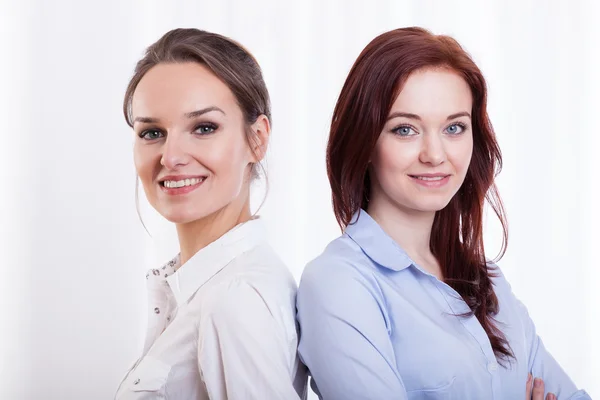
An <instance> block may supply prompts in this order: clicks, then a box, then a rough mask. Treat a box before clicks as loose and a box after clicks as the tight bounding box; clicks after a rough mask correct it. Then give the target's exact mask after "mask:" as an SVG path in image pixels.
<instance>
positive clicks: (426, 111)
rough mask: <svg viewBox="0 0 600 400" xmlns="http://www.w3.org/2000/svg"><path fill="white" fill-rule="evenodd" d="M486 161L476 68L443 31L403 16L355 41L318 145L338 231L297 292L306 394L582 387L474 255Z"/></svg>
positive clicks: (446, 395)
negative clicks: (399, 23) (360, 44)
mask: <svg viewBox="0 0 600 400" xmlns="http://www.w3.org/2000/svg"><path fill="white" fill-rule="evenodd" d="M501 164H502V161H501V154H500V149H499V147H498V143H497V142H496V139H495V136H494V132H493V130H492V125H491V123H490V121H489V118H488V115H487V111H486V84H485V80H484V78H483V76H482V74H481V71H480V70H479V68H478V67H477V66H476V65H475V63H474V62H473V60H472V59H471V58H470V57H469V55H468V54H467V53H466V52H465V51H464V50H463V49H462V48H461V46H460V45H459V44H458V43H457V42H456V41H455V40H454V39H452V38H450V37H447V36H436V35H433V34H431V33H429V32H428V31H426V30H424V29H420V28H405V29H397V30H394V31H390V32H387V33H384V34H382V35H380V36H379V37H377V38H375V39H374V40H373V41H372V42H371V43H370V44H369V45H368V46H367V47H366V48H365V49H364V50H363V52H362V53H361V54H360V56H359V57H358V60H357V61H356V62H355V64H354V66H353V67H352V70H351V71H350V74H349V76H348V78H347V79H346V82H345V84H344V87H343V89H342V92H341V94H340V97H339V99H338V102H337V105H336V108H335V111H334V115H333V122H332V124H331V132H330V137H329V143H328V146H327V171H328V175H329V181H330V183H331V188H332V194H333V206H334V211H335V215H336V217H337V220H338V222H339V224H340V226H341V228H342V229H343V230H344V233H343V235H342V236H341V237H339V238H338V239H336V240H334V241H333V242H332V243H331V244H330V245H329V246H328V247H327V248H326V249H325V251H324V252H323V254H322V255H320V256H319V257H317V258H316V259H315V260H314V261H312V262H311V263H310V264H309V265H308V266H307V267H306V269H305V271H304V274H303V276H302V280H301V283H300V289H299V292H298V297H297V308H298V320H299V322H300V328H301V338H300V346H299V352H300V355H301V358H302V360H303V361H304V363H305V364H306V365H307V366H308V368H309V369H310V372H311V375H312V377H313V382H312V384H313V388H314V389H315V390H316V391H317V392H318V393H319V394H320V397H321V398H323V399H326V400H329V399H332V400H337V399H349V400H350V399H351V400H356V399H377V400H386V399H450V398H452V399H463V400H464V399H478V400H483V399H486V400H487V399H496V400H501V399H522V398H523V396H527V398H530V397H531V396H532V392H533V398H534V399H543V398H546V399H554V398H559V399H589V396H588V395H587V394H586V393H585V392H584V391H582V390H581V391H578V390H577V388H576V387H575V385H574V383H573V382H572V381H571V380H570V379H569V377H568V376H567V375H566V373H565V372H564V371H563V370H562V369H561V367H560V366H559V364H558V363H557V362H556V361H555V360H554V359H553V358H552V356H551V355H550V354H549V353H548V352H547V351H546V349H545V348H544V346H543V344H542V342H541V340H540V339H539V337H538V336H537V334H536V331H535V327H534V324H533V322H532V321H531V319H530V318H529V316H528V314H527V310H526V309H525V307H524V306H523V305H522V304H521V303H520V302H519V300H517V299H516V298H515V296H514V295H513V293H512V291H511V288H510V286H509V284H508V282H507V281H506V280H505V278H504V276H503V275H502V272H501V271H500V270H499V269H498V267H497V266H496V265H494V264H492V263H490V262H489V261H487V259H486V257H485V255H484V247H483V236H482V220H483V213H484V202H485V200H488V201H489V203H490V204H491V206H492V207H493V209H494V210H495V212H496V214H497V215H498V217H499V218H500V221H501V222H502V224H503V226H504V227H506V224H505V220H504V216H503V210H502V203H501V201H500V198H499V197H498V193H497V191H496V187H495V185H494V177H495V175H496V173H497V172H498V171H499V170H500V167H501ZM504 233H505V238H506V228H505V229H504ZM505 244H506V240H505V241H504V246H503V247H504V248H505ZM533 378H536V379H533ZM544 385H545V387H544ZM544 396H546V397H544Z"/></svg>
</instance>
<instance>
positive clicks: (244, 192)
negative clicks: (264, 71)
mask: <svg viewBox="0 0 600 400" xmlns="http://www.w3.org/2000/svg"><path fill="white" fill-rule="evenodd" d="M131 110H132V117H133V122H134V125H133V128H134V132H135V145H134V160H135V167H136V170H137V173H138V176H139V177H140V180H141V182H142V185H143V187H144V192H145V194H146V197H147V198H148V201H149V202H150V204H151V205H152V207H154V208H155V209H156V210H157V211H158V212H159V213H160V214H161V215H162V216H163V217H165V218H166V219H167V220H169V221H171V222H175V223H188V222H192V221H195V220H198V219H201V218H204V217H206V216H208V215H211V214H213V213H215V212H217V211H219V210H221V209H223V208H225V207H227V206H228V205H229V204H232V203H233V202H235V201H236V200H241V201H242V203H244V202H245V201H247V197H248V190H249V185H248V184H249V179H250V169H251V167H252V165H253V163H257V162H259V161H260V158H262V156H263V155H264V151H265V149H266V144H267V140H268V134H269V129H270V128H269V121H268V119H267V118H266V117H265V116H261V117H259V118H258V120H257V121H256V122H255V123H254V124H253V125H252V126H251V127H249V128H248V127H247V125H246V123H245V121H244V116H243V113H242V110H241V109H240V107H239V105H238V103H237V101H236V98H235V96H234V95H233V93H232V92H231V90H230V89H229V88H228V87H227V85H226V84H225V83H224V82H222V81H221V80H220V79H219V78H217V76H215V75H214V74H213V73H212V72H211V71H210V70H209V69H208V68H207V67H206V66H204V65H202V64H200V63H195V62H187V63H164V64H158V65H156V66H155V67H153V68H151V69H150V70H149V71H148V72H147V73H146V74H145V75H144V76H143V78H142V79H141V81H140V82H139V84H138V86H137V88H136V90H135V93H134V95H133V99H132V104H131ZM246 129H251V130H252V132H253V133H254V134H255V137H256V139H257V142H256V145H255V143H254V141H251V144H250V142H249V141H248V140H247V138H246Z"/></svg>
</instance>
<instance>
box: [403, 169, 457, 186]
mask: <svg viewBox="0 0 600 400" xmlns="http://www.w3.org/2000/svg"><path fill="white" fill-rule="evenodd" d="M450 176H451V175H449V174H441V173H436V174H422V175H409V177H410V178H411V179H412V181H413V182H415V183H416V184H418V185H420V186H422V187H426V188H440V187H443V186H444V185H446V184H447V183H448V182H449V181H450Z"/></svg>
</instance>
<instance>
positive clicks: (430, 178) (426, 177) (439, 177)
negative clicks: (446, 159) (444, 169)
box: [415, 176, 445, 181]
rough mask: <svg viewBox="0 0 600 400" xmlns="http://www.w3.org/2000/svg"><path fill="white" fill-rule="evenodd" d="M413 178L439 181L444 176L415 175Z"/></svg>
mask: <svg viewBox="0 0 600 400" xmlns="http://www.w3.org/2000/svg"><path fill="white" fill-rule="evenodd" d="M415 178H417V179H420V180H422V181H441V180H442V179H444V178H445V176H415Z"/></svg>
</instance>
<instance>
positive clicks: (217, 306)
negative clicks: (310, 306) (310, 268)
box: [202, 245, 297, 320]
mask: <svg viewBox="0 0 600 400" xmlns="http://www.w3.org/2000/svg"><path fill="white" fill-rule="evenodd" d="M229 267H230V268H231V269H230V271H229V273H228V274H227V275H226V276H225V277H223V278H222V279H221V280H220V281H219V282H218V283H217V284H216V285H215V286H214V287H213V288H211V291H210V293H209V294H208V295H207V296H206V298H205V303H204V304H203V306H202V309H203V313H204V314H205V315H209V316H211V317H212V318H218V319H221V320H223V319H239V318H240V315H241V314H243V313H246V314H256V313H259V314H260V313H266V314H268V315H271V316H272V317H275V318H277V319H279V318H282V317H283V318H285V316H287V315H293V308H294V303H295V296H296V288H297V285H296V281H295V280H294V277H293V276H292V274H291V272H290V271H289V269H288V268H287V266H286V265H285V264H284V263H283V262H282V261H281V260H280V259H279V257H278V256H277V254H276V253H275V252H274V251H273V250H272V249H271V248H270V246H268V245H261V246H259V247H257V248H254V249H252V250H250V251H248V252H246V253H244V254H242V255H240V256H239V257H237V258H236V259H235V260H234V262H233V263H232V265H230V266H229ZM284 315H285V316H284Z"/></svg>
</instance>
